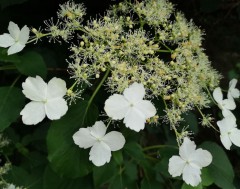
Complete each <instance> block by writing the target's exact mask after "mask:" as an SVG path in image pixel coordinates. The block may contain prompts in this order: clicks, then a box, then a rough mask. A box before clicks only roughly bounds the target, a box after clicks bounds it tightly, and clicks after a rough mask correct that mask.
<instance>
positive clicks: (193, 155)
mask: <svg viewBox="0 0 240 189" xmlns="http://www.w3.org/2000/svg"><path fill="white" fill-rule="evenodd" d="M179 155H180V156H172V157H171V158H170V159H169V164H168V172H169V173H170V174H171V175H172V176H173V177H177V176H181V175H182V178H183V180H184V181H185V182H186V183H187V184H190V185H192V186H197V185H198V184H199V183H200V182H201V176H200V175H201V169H202V168H203V167H206V166H208V165H209V164H210V163H211V162H212V155H211V153H210V152H208V151H207V150H203V149H201V148H199V149H197V150H196V145H195V143H194V142H193V141H191V140H190V139H189V138H187V137H185V138H184V140H183V143H182V145H181V146H180V148H179Z"/></svg>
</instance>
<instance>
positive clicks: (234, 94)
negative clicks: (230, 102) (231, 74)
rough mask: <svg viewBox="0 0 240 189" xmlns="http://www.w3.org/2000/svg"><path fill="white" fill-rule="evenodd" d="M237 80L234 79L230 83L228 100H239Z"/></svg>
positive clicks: (239, 93) (239, 92)
mask: <svg viewBox="0 0 240 189" xmlns="http://www.w3.org/2000/svg"><path fill="white" fill-rule="evenodd" d="M236 84H237V79H232V80H231V81H230V82H229V89H228V98H229V99H231V98H239V96H240V91H239V90H238V89H236Z"/></svg>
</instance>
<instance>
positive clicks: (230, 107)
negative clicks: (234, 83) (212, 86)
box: [222, 98, 236, 110]
mask: <svg viewBox="0 0 240 189" xmlns="http://www.w3.org/2000/svg"><path fill="white" fill-rule="evenodd" d="M222 106H223V107H224V108H226V109H228V110H234V109H235V108H236V104H235V102H234V100H233V99H232V98H230V99H225V100H223V101H222Z"/></svg>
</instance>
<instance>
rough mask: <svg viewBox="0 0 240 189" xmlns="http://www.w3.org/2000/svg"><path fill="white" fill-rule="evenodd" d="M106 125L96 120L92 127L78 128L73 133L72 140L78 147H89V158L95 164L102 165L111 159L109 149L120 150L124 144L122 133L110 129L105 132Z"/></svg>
mask: <svg viewBox="0 0 240 189" xmlns="http://www.w3.org/2000/svg"><path fill="white" fill-rule="evenodd" d="M106 130H107V127H106V126H105V125H104V123H103V122H102V121H97V122H96V123H95V124H94V125H93V126H92V127H87V128H80V129H79V131H77V132H76V133H75V134H74V135H73V140H74V143H75V144H76V145H78V146H79V147H80V148H84V149H86V148H90V147H91V150H90V157H89V160H90V161H92V162H93V164H94V165H96V166H102V165H104V164H105V163H108V162H109V161H110V159H111V151H117V150H120V149H121V148H122V147H123V146H124V144H125V138H124V136H123V135H122V133H120V132H117V131H111V132H109V133H107V134H106Z"/></svg>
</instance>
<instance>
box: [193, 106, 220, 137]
mask: <svg viewBox="0 0 240 189" xmlns="http://www.w3.org/2000/svg"><path fill="white" fill-rule="evenodd" d="M196 108H197V109H198V111H199V113H200V114H201V116H202V118H203V119H204V118H205V115H204V114H203V113H202V111H201V109H200V108H199V107H198V106H196ZM208 123H209V125H210V126H211V127H212V128H213V129H214V130H215V131H217V132H218V133H219V130H217V129H216V128H215V127H214V126H213V125H212V123H211V122H210V121H208Z"/></svg>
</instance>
